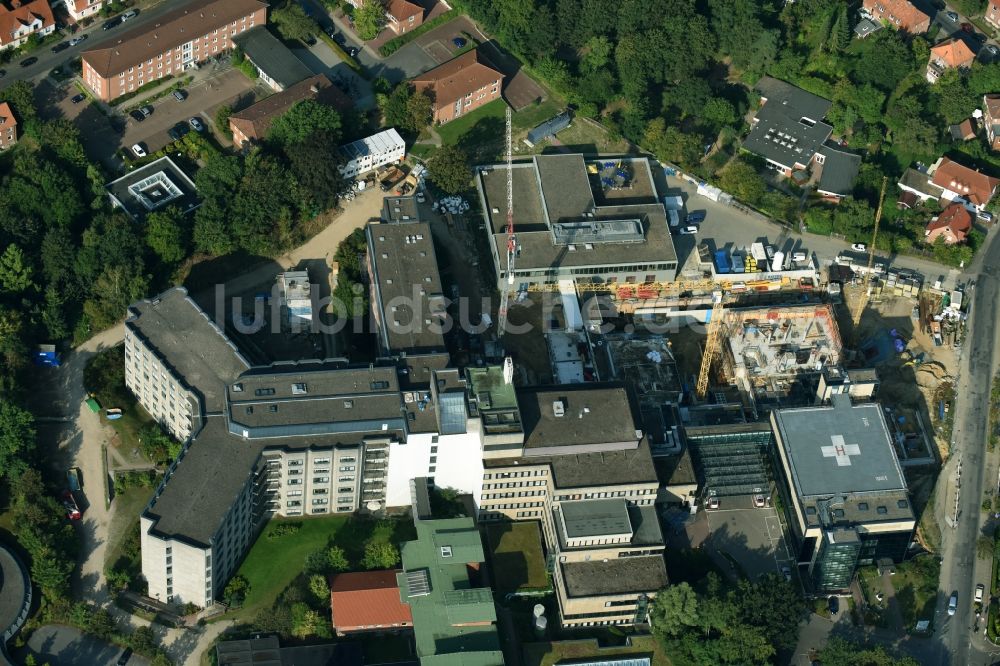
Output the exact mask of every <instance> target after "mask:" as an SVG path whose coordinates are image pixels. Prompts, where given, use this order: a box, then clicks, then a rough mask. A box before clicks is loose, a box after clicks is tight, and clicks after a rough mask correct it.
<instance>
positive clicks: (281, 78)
mask: <svg viewBox="0 0 1000 666" xmlns="http://www.w3.org/2000/svg"><path fill="white" fill-rule="evenodd" d="M233 42H234V43H235V44H236V45H237V46H238V47H239V48H241V49H242V50H243V52H244V53H245V54H246V56H247V58H249V59H250V60H251V61H252V62H253V64H254V65H256V66H257V67H258V68H259V69H260V70H261V71H263V72H264V73H265V74H267V76H269V77H270V78H272V79H274V80H275V81H276V82H277V83H278V85H279V86H281V88H282V89H284V88H287V87H289V86H292V85H295V84H296V83H298V82H299V81H302V80H303V79H308V78H309V77H310V76H312V75H313V72H312V70H311V69H309V68H308V67H306V66H305V65H304V64H302V61H301V60H299V59H298V58H297V57H295V54H294V53H292V52H291V51H290V50H289V49H288V47H287V46H285V45H284V44H282V43H281V40H280V39H278V38H277V37H275V36H274V35H272V34H271V31H270V30H268V29H267V26H263V25H260V26H257V27H256V28H251V29H250V30H247V31H246V32H244V33H242V34H240V35H237V36H236V37H233Z"/></svg>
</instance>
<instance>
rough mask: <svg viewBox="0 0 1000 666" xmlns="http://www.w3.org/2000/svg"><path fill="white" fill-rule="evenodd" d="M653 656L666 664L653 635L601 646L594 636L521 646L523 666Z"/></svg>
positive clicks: (661, 665)
mask: <svg viewBox="0 0 1000 666" xmlns="http://www.w3.org/2000/svg"><path fill="white" fill-rule="evenodd" d="M630 654H634V655H643V656H650V657H652V660H651V661H652V663H653V664H654V666H669V665H670V659H668V658H667V654H666V652H665V651H664V650H663V646H662V645H660V643H659V641H657V640H656V639H655V638H653V637H652V636H632V645H630V646H625V645H622V646H619V647H609V648H604V649H600V648H598V646H597V641H596V640H593V639H586V640H579V641H559V642H556V643H528V644H527V645H525V646H524V666H553V664H558V663H561V662H563V661H568V660H579V659H588V658H600V659H612V658H616V657H623V656H626V655H630Z"/></svg>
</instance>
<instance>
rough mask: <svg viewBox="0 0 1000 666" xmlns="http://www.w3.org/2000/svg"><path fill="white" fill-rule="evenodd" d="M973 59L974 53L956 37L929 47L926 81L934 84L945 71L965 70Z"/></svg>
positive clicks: (974, 57)
mask: <svg viewBox="0 0 1000 666" xmlns="http://www.w3.org/2000/svg"><path fill="white" fill-rule="evenodd" d="M975 59H976V54H975V52H974V51H973V50H972V49H970V48H969V45H968V44H966V43H965V41H964V40H962V39H960V38H958V37H952V38H951V39H946V40H945V41H943V42H941V43H940V44H938V45H936V46H933V47H931V56H930V58H929V59H928V61H927V80H928V81H929V82H930V83H935V82H936V81H937V80H938V79H939V78H941V75H942V74H943V73H944V72H945V70H948V69H967V68H969V67H971V66H972V63H973V61H975Z"/></svg>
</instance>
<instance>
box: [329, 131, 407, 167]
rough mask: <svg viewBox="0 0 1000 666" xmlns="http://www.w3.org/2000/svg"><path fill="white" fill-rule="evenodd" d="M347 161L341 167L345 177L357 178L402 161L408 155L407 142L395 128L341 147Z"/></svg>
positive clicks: (341, 152)
mask: <svg viewBox="0 0 1000 666" xmlns="http://www.w3.org/2000/svg"><path fill="white" fill-rule="evenodd" d="M339 150H340V154H341V155H343V156H344V160H345V163H344V165H343V166H341V167H340V173H341V175H342V176H343V177H344V178H355V177H357V176H359V175H361V174H364V173H368V172H369V171H373V170H375V169H378V168H380V167H383V166H385V165H387V164H393V163H396V162H400V161H402V159H403V158H404V157H405V156H406V142H405V141H403V137H401V136H399V132H397V131H396V130H395V129H394V128H392V127H390V128H389V129H387V130H383V131H382V132H379V133H378V134H373V135H371V136H369V137H366V138H364V139H358V140H357V141H355V142H353V143H349V144H347V145H344V146H341V147H340V149H339Z"/></svg>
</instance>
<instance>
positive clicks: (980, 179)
mask: <svg viewBox="0 0 1000 666" xmlns="http://www.w3.org/2000/svg"><path fill="white" fill-rule="evenodd" d="M927 173H928V174H929V175H930V176H931V179H930V182H931V184H932V185H936V186H937V187H940V188H941V197H940V198H941V199H943V200H944V201H956V202H963V203H965V204H966V205H968V206H970V207H972V208H975V209H976V210H977V211H982V210H983V209H984V208H986V204H988V203H989V202H990V200H991V199H992V198H993V195H994V194H996V191H997V185H998V184H1000V178H993V177H992V176H987V175H986V174H984V173H981V172H979V171H976V170H975V169H970V168H969V167H967V166H962V165H961V164H959V163H958V162H955V161H952V160H950V159H948V158H947V157H942V158H939V159H938V161H937V162H935V163H934V164H933V165H931V168H930V169H929V170H928V171H927Z"/></svg>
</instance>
